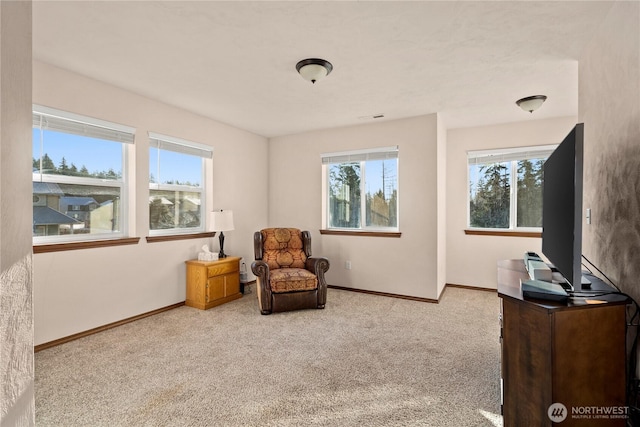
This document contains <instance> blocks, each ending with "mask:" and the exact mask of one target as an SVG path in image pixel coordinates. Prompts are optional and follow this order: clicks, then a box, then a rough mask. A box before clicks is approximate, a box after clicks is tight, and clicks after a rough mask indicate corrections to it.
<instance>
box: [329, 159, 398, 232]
mask: <svg viewBox="0 0 640 427" xmlns="http://www.w3.org/2000/svg"><path fill="white" fill-rule="evenodd" d="M322 165H323V173H324V176H326V192H325V195H324V198H325V206H326V221H325V222H326V227H327V228H329V229H346V230H363V231H376V230H379V231H397V230H398V147H397V146H394V147H383V148H377V149H371V150H359V151H350V152H342V153H328V154H323V155H322Z"/></svg>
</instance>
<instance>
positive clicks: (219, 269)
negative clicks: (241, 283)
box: [207, 262, 238, 277]
mask: <svg viewBox="0 0 640 427" xmlns="http://www.w3.org/2000/svg"><path fill="white" fill-rule="evenodd" d="M234 271H238V263H237V262H225V263H224V264H220V265H212V266H210V267H207V277H213V276H219V275H221V274H227V273H233V272H234Z"/></svg>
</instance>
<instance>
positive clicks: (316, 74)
mask: <svg viewBox="0 0 640 427" xmlns="http://www.w3.org/2000/svg"><path fill="white" fill-rule="evenodd" d="M296 70H298V73H300V75H301V76H302V77H304V78H305V79H306V80H308V81H310V82H311V83H315V82H316V81H317V80H319V79H321V78H323V77H325V76H327V75H328V74H329V73H330V72H331V70H333V65H331V63H330V62H329V61H325V60H324V59H318V58H309V59H303V60H302V61H300V62H298V63H297V64H296Z"/></svg>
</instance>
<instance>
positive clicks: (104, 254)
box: [33, 62, 268, 345]
mask: <svg viewBox="0 0 640 427" xmlns="http://www.w3.org/2000/svg"><path fill="white" fill-rule="evenodd" d="M33 71H34V72H33V102H34V103H36V104H39V105H44V106H48V107H53V108H58V109H61V110H65V111H69V112H73V113H78V114H82V115H86V116H90V117H95V118H99V119H103V120H108V121H111V122H115V123H121V124H124V125H128V126H133V127H135V128H136V140H135V146H134V147H133V148H132V151H134V153H133V154H134V159H133V161H132V162H131V165H130V170H131V171H133V172H135V175H134V179H135V185H134V187H135V191H134V192H133V195H132V197H133V201H134V202H135V203H134V204H133V206H132V209H133V210H132V211H131V235H132V236H138V237H141V239H140V242H139V243H138V244H137V245H130V246H118V247H109V248H100V249H86V250H74V251H66V252H52V253H43V254H36V255H35V256H34V261H33V264H34V270H33V277H34V295H35V297H34V308H35V315H34V316H35V344H36V345H37V344H42V343H45V342H49V341H52V340H55V339H58V338H62V337H65V336H68V335H71V334H74V333H78V332H82V331H85V330H88V329H91V328H95V327H98V326H102V325H105V324H108V323H111V322H115V321H118V320H122V319H125V318H128V317H131V316H135V315H138V314H141V313H145V312H148V311H151V310H154V309H157V308H161V307H166V306H168V305H171V304H175V303H179V302H182V301H184V299H185V267H184V261H185V260H187V259H192V258H196V257H197V254H198V252H199V250H200V248H201V246H202V245H203V244H209V246H210V247H212V248H213V250H215V251H217V250H219V247H218V239H217V237H216V238H214V239H192V240H179V241H175V242H162V243H151V244H149V243H147V242H146V240H145V237H146V236H147V234H148V232H147V230H148V223H149V215H148V211H147V209H148V197H149V194H148V176H149V158H148V152H149V146H148V138H147V132H148V131H153V132H157V133H161V134H165V135H171V136H175V137H178V138H182V139H186V140H190V141H194V142H199V143H202V144H207V145H211V146H212V147H214V159H213V165H212V167H211V168H209V169H208V170H207V178H206V179H207V182H208V183H209V184H211V185H210V187H209V191H208V192H207V194H206V197H207V200H206V204H207V210H208V211H210V210H212V209H232V210H233V211H234V222H235V227H236V229H235V230H234V231H229V232H226V233H225V237H226V239H225V252H226V253H228V254H232V255H238V256H242V257H244V258H245V261H246V262H247V265H250V263H251V261H252V260H253V246H252V241H253V240H252V233H253V231H254V230H255V229H256V228H257V227H260V226H262V225H264V224H266V223H267V210H266V206H267V204H268V195H267V184H266V182H267V161H266V158H267V149H268V145H267V140H266V138H263V137H261V136H257V135H254V134H252V133H249V132H246V131H243V130H239V129H236V128H233V127H231V126H227V125H225V124H222V123H219V122H216V121H214V120H210V119H207V118H204V117H201V116H198V115H195V114H192V113H189V112H187V111H184V110H180V109H178V108H175V107H171V106H168V105H165V104H162V103H159V102H156V101H152V100H150V99H147V98H144V97H142V96H139V95H136V94H133V93H130V92H127V91H125V90H122V89H119V88H116V87H113V86H110V85H107V84H105V83H102V82H98V81H95V80H92V79H89V78H86V77H83V76H80V75H77V74H74V73H71V72H68V71H65V70H62V69H59V68H56V67H53V66H51V65H48V64H44V63H40V62H34V70H33ZM251 277H252V276H251Z"/></svg>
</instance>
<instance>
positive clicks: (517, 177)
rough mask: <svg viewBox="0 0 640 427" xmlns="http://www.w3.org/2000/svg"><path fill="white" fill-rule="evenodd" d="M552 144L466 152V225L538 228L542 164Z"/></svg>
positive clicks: (540, 209) (490, 227)
mask: <svg viewBox="0 0 640 427" xmlns="http://www.w3.org/2000/svg"><path fill="white" fill-rule="evenodd" d="M555 147H556V146H555V145H553V146H550V145H545V146H539V147H526V148H510V149H501V150H485V151H470V152H469V153H468V156H467V158H468V171H469V192H468V196H469V203H468V207H469V212H468V214H469V216H468V218H469V221H468V225H469V228H488V229H539V228H541V227H542V165H543V164H544V161H545V160H546V159H547V157H549V155H550V154H551V153H552V152H553V150H554V149H555Z"/></svg>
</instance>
